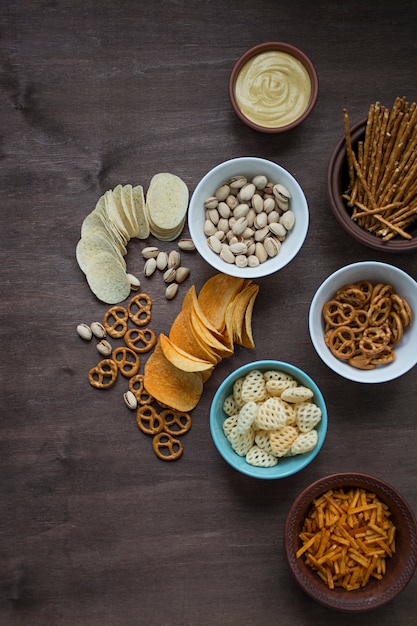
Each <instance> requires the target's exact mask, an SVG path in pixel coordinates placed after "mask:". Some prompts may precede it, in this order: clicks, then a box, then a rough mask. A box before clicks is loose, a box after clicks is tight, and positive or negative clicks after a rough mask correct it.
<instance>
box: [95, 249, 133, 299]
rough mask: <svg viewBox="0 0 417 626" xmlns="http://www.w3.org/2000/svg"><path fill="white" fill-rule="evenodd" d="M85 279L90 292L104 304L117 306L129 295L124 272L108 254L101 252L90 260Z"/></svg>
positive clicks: (128, 282) (128, 283) (127, 282)
mask: <svg viewBox="0 0 417 626" xmlns="http://www.w3.org/2000/svg"><path fill="white" fill-rule="evenodd" d="M86 278H87V282H88V285H89V287H90V289H91V291H92V292H93V293H94V294H95V296H96V297H97V298H98V299H99V300H101V301H102V302H105V303H106V304H118V303H119V302H122V301H123V300H126V298H127V297H128V296H129V294H130V281H129V278H128V277H127V274H126V271H125V270H124V269H123V268H122V267H121V265H120V264H119V263H118V262H117V261H116V260H115V258H114V257H113V255H111V254H109V253H108V252H101V253H100V254H97V255H96V256H95V257H94V259H92V260H91V262H90V263H89V264H88V267H87V273H86Z"/></svg>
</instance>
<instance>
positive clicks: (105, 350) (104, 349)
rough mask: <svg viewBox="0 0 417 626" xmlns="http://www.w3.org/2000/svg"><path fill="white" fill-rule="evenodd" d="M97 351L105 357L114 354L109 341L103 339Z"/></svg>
mask: <svg viewBox="0 0 417 626" xmlns="http://www.w3.org/2000/svg"><path fill="white" fill-rule="evenodd" d="M97 350H98V351H99V352H100V354H102V355H103V356H110V354H111V353H112V350H113V348H112V347H111V345H110V344H109V342H108V341H106V339H102V340H101V341H100V342H99V343H98V344H97Z"/></svg>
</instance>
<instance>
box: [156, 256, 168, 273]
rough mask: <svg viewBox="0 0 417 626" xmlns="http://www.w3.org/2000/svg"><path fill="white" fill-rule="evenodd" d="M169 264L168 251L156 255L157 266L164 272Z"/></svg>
mask: <svg viewBox="0 0 417 626" xmlns="http://www.w3.org/2000/svg"><path fill="white" fill-rule="evenodd" d="M167 266H168V255H167V253H166V252H159V253H158V256H157V257H156V267H157V268H158V269H159V270H161V272H163V271H164V270H166V268H167Z"/></svg>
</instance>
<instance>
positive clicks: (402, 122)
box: [343, 97, 417, 241]
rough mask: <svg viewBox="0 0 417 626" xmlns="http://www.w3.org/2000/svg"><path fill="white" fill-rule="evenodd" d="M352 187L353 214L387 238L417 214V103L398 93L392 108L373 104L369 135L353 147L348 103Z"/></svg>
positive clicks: (401, 232)
mask: <svg viewBox="0 0 417 626" xmlns="http://www.w3.org/2000/svg"><path fill="white" fill-rule="evenodd" d="M343 118H344V129H345V141H346V156H347V163H348V170H349V188H348V190H347V191H346V193H344V194H343V198H344V199H345V200H347V202H348V205H349V206H350V207H352V219H353V220H355V221H356V223H357V224H358V225H359V226H361V227H362V228H364V229H365V230H367V231H369V232H371V233H374V234H375V235H376V236H377V237H380V238H381V239H382V240H383V241H388V240H390V239H392V238H393V237H395V236H396V235H399V236H400V237H403V238H404V239H411V238H412V236H411V235H410V233H409V232H407V230H406V229H407V228H408V227H409V226H410V224H412V223H413V222H414V221H415V220H416V219H417V104H416V103H415V102H413V103H411V104H410V103H408V102H407V100H406V98H405V97H401V98H400V97H398V98H396V100H395V101H394V104H393V106H392V108H391V109H389V108H387V107H384V106H383V105H381V103H380V102H376V103H375V104H371V106H370V108H369V111H368V118H367V123H366V129H365V137H364V139H363V140H362V141H359V142H358V145H357V150H356V153H355V151H354V149H353V147H352V142H351V134H350V123H349V115H348V112H347V110H346V109H343Z"/></svg>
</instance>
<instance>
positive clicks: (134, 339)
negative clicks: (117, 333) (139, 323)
mask: <svg viewBox="0 0 417 626" xmlns="http://www.w3.org/2000/svg"><path fill="white" fill-rule="evenodd" d="M124 340H125V344H126V345H127V347H128V348H130V349H131V350H133V351H134V352H138V353H139V354H143V353H145V352H149V350H152V348H153V347H154V346H155V345H156V335H155V333H154V332H153V330H151V329H150V328H130V329H129V330H128V331H127V332H126V334H125V336H124Z"/></svg>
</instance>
